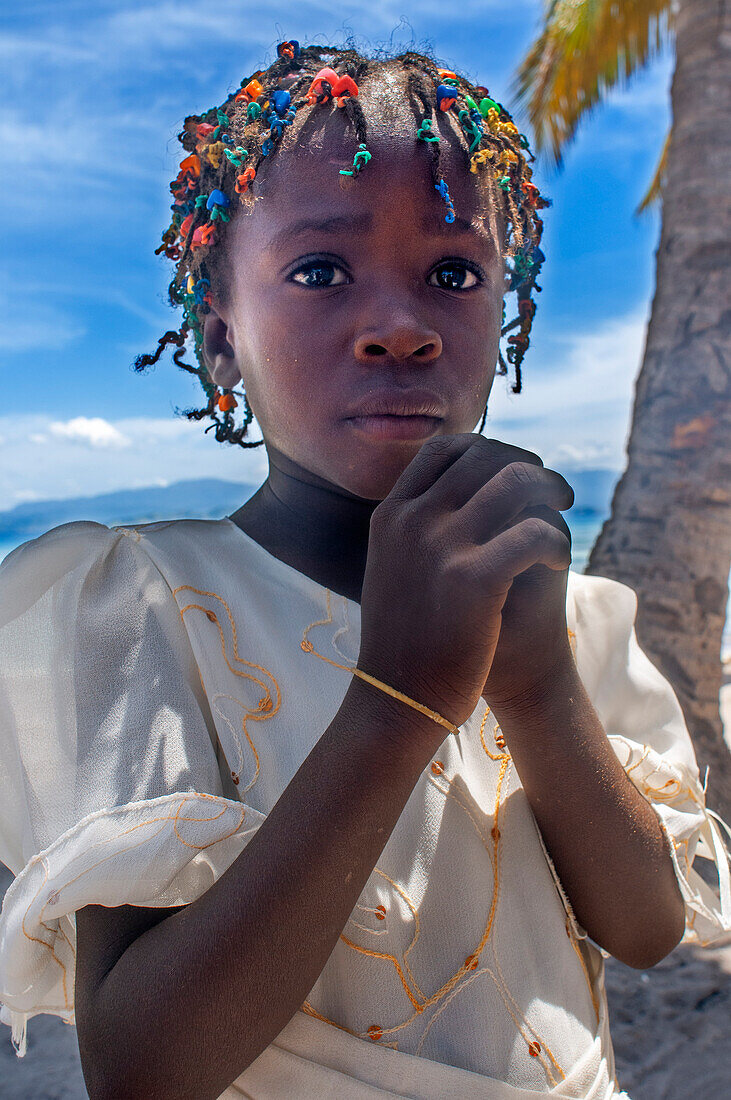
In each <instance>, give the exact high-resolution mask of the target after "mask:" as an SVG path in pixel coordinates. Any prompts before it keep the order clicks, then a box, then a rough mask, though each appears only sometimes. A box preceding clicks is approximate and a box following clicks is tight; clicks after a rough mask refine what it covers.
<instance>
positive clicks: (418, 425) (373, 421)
mask: <svg viewBox="0 0 731 1100" xmlns="http://www.w3.org/2000/svg"><path fill="white" fill-rule="evenodd" d="M347 423H348V424H352V425H353V427H354V428H356V429H357V430H358V431H361V432H365V434H366V435H370V436H374V437H375V438H376V439H425V438H426V437H427V436H430V435H433V434H434V432H435V430H436V427H437V425H438V424H439V423H440V417H438V416H391V415H381V416H350V417H348V418H347Z"/></svg>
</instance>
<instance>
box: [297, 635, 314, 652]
mask: <svg viewBox="0 0 731 1100" xmlns="http://www.w3.org/2000/svg"><path fill="white" fill-rule="evenodd" d="M300 648H301V649H304V651H305V653H312V650H313V649H314V648H315V647H314V646H313V644H312V642H308V641H307V639H306V638H303V639H302V641H301V642H300Z"/></svg>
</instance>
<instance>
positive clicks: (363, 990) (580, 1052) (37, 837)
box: [0, 519, 731, 1100]
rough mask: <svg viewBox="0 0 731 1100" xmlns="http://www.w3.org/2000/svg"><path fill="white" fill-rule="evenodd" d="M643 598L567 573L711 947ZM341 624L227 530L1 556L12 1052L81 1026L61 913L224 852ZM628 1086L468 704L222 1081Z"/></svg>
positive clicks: (336, 699)
mask: <svg viewBox="0 0 731 1100" xmlns="http://www.w3.org/2000/svg"><path fill="white" fill-rule="evenodd" d="M635 613H636V597H635V594H634V592H633V591H632V589H630V588H628V587H627V586H625V585H622V584H619V583H618V582H616V581H612V580H609V579H606V578H602V577H594V576H584V575H582V574H577V573H573V572H570V573H569V582H568V595H567V621H568V625H569V629H570V632H571V633H570V641H571V644H572V648H573V651H574V657H575V660H576V663H577V667H578V670H579V673H580V675H581V678H582V681H583V682H584V684H585V686H586V689H587V691H588V693H589V696H590V698H591V700H592V702H593V704H594V706H595V708H596V710H597V712H598V715H599V717H600V719H601V721H602V724H603V726H604V729H605V730H606V733H607V735H608V737H609V739H610V741H611V744H612V746H613V748H614V750H615V751H616V753H617V755H618V757H619V759H620V761H621V763H622V764H623V766H624V767H625V769H626V771H627V773H628V775H629V776H630V778H631V779H632V782H633V783H634V784H635V785H636V787H637V788H638V789H639V790H640V791H641V792H642V794H643V795H644V796H645V797H646V798H647V799H648V800H649V801H650V802H651V804H652V805H653V807H654V809H655V810H656V812H657V814H658V817H659V819H660V821H661V823H662V824H663V826H664V828H665V830H666V833H667V835H668V838H669V839H670V840H671V842H672V843H671V848H672V853H673V860H674V865H675V869H676V873H677V876H678V880H679V883H680V887H681V890H682V893H683V896H684V898H685V901H686V903H687V930H686V939H687V940H690V941H693V942H700V943H705V942H710V941H711V940H712V939H713V938H716V937H718V936H719V935H720V934H722V933H723V932H724V931H728V930H729V929H731V892H730V891H729V872H728V861H727V856H726V853H725V851H724V847H723V844H722V842H721V833H720V831H719V829H718V826H717V825H716V823H715V821H714V820H713V818H712V817H711V816H710V814H709V813H708V812H707V811H706V810H705V808H704V793H703V788H702V787H701V785H700V783H699V778H698V770H697V765H696V761H695V757H694V754H693V749H692V747H691V742H690V739H689V736H688V733H687V730H686V727H685V724H684V721H683V717H682V713H681V710H680V707H679V704H678V702H677V699H676V697H675V695H674V693H673V691H672V689H671V687H670V685H669V684H668V683H667V681H666V680H665V679H664V678H663V677H662V676H661V675H660V673H659V672H658V671H657V669H656V668H655V667H654V666H653V665H652V664H651V663H650V661H649V660H648V658H647V657H646V655H645V654H644V653H643V652H642V650H641V649H640V648H639V647H638V644H637V640H636V637H635V633H634V627H633V622H634V618H635ZM359 628H360V605H359V604H358V603H356V602H354V601H352V600H348V599H346V598H345V597H343V596H340V595H337V594H335V593H333V592H331V591H329V590H328V589H327V588H325V587H323V586H322V585H320V584H318V583H317V582H315V581H313V580H312V579H310V578H309V577H307V576H305V575H304V574H302V573H300V572H299V571H298V570H296V569H294V568H293V567H291V566H289V565H287V564H286V563H284V562H282V561H280V560H279V559H278V558H275V557H274V556H273V555H271V554H270V553H269V552H268V551H266V550H265V549H264V548H263V547H262V546H260V545H259V544H258V543H256V542H255V541H254V540H253V539H252V538H250V537H249V536H248V535H246V534H245V533H243V532H242V531H241V530H240V529H239V528H238V527H237V526H236V525H235V524H234V523H233V522H232V521H231V520H229V519H222V520H212V521H211V520H209V521H205V520H175V521H173V522H166V523H153V524H145V525H142V526H140V527H139V528H129V527H118V528H111V529H110V528H108V527H106V526H104V525H102V524H98V523H92V522H76V523H68V524H64V525H62V526H60V527H56V528H54V529H52V530H51V531H48V532H47V533H46V534H44V535H43V536H41V537H40V538H38V539H35V540H33V541H31V542H27V543H25V544H24V545H23V546H20V547H18V548H17V549H16V550H14V551H13V552H12V553H11V554H10V555H9V556H8V557H7V558H6V559H5V561H4V562H3V563H2V565H0V860H2V862H4V863H6V864H7V866H8V867H9V868H10V870H11V871H12V872H13V873H14V875H15V876H16V877H15V879H14V881H13V883H12V885H11V886H10V888H9V890H8V892H7V894H6V897H5V902H4V905H3V909H2V916H1V918H0V1002H2V1006H3V1008H2V1020H3V1022H5V1023H9V1024H11V1025H12V1027H13V1035H14V1039H15V1042H16V1047H17V1048H18V1049H19V1052H22V1051H23V1049H24V1037H25V1025H26V1021H27V1020H28V1019H29V1018H30V1017H31V1016H33V1015H35V1014H37V1013H39V1012H50V1013H54V1014H56V1015H58V1016H61V1017H63V1018H64V1019H65V1020H67V1021H69V1022H72V1021H73V1018H74V1005H73V995H74V961H75V938H76V937H75V919H74V914H75V912H76V910H77V909H79V908H81V907H82V906H84V905H88V904H97V905H107V906H114V905H122V904H127V905H141V906H172V905H181V904H185V903H188V902H191V901H193V900H194V899H196V898H197V897H199V896H200V895H201V894H202V893H203V892H204V891H205V890H206V889H207V888H208V887H209V886H210V885H211V884H212V883H213V882H214V881H215V880H216V879H217V878H218V877H219V876H220V875H221V874H222V873H223V872H224V871H225V870H226V868H227V867H228V866H229V865H230V864H231V862H232V861H233V860H234V859H235V858H236V856H237V855H238V854H239V852H241V850H242V849H243V847H244V846H245V845H246V843H247V842H248V841H249V839H250V838H251V837H252V836H253V834H254V833H255V831H256V830H257V828H258V827H259V825H260V824H261V822H262V821H263V820H264V819H265V817H266V815H267V814H268V813H269V811H270V810H271V809H272V807H273V806H274V804H275V803H276V801H277V799H278V798H279V796H280V795H281V793H282V792H283V791H284V789H285V787H286V786H287V784H288V783H289V781H290V780H291V779H292V777H293V776H294V774H295V772H296V771H297V769H298V768H299V766H300V765H301V763H302V762H303V760H304V759H305V757H306V756H307V755H308V753H309V752H310V750H311V749H312V747H313V746H314V744H315V743H316V741H317V739H318V738H319V737H320V735H321V734H322V733H323V731H324V730H325V729H326V727H327V726H328V725H329V723H330V722H331V720H332V718H333V717H334V715H335V713H336V712H337V710H338V707H339V706H340V703H341V701H342V699H343V696H344V694H345V692H346V690H347V688H348V685H349V683H350V682H351V679H352V677H351V674H350V673H349V672H348V671H345V670H342V669H339V668H337V667H335V666H334V665H331V664H329V663H327V662H326V661H323V660H319V659H318V657H317V654H322V655H323V656H326V657H329V658H331V660H333V661H336V662H338V663H340V664H343V665H348V666H350V665H354V664H355V663H356V661H357V657H358V649H359ZM305 636H306V640H307V641H309V642H311V643H312V647H313V651H308V649H307V647H305V648H303V647H302V645H301V643H302V641H303V638H304V637H305ZM496 735H497V737H496ZM501 745H502V746H503V747H501ZM696 853H697V854H700V855H703V856H705V857H706V858H709V859H713V860H714V861H715V862H716V866H717V869H718V875H719V880H720V889H719V891H717V890H712V889H711V888H710V887H708V886H707V885H706V884H705V883H704V882H703V881H702V880H701V878H700V876H699V875H698V874H697V873H696V871H695V870H693V869H691V863H692V861H693V858H694V856H695V854H696ZM263 919H266V916H265V915H264V916H263ZM285 978H286V976H285ZM272 980H279V977H278V976H277V975H274V976H273V979H272ZM333 1024H336V1025H338V1026H337V1027H335V1026H333ZM618 1087H619V1086H618V1085H617V1083H616V1081H615V1075H614V1063H613V1055H612V1047H611V1041H610V1037H609V1031H608V1026H607V1010H606V999H605V993H604V985H603V958H602V952H600V950H599V949H598V948H597V947H596V946H595V945H594V944H593V943H592V942H591V941H590V940H589V939H588V938H587V937H586V935H585V933H584V932H583V930H582V929H581V928H580V927H579V926H578V925H577V924H576V921H575V920H574V918H573V916H572V913H571V908H570V905H569V904H568V901H567V900H566V898H565V896H564V894H563V891H562V890H561V886H560V883H559V882H558V879H557V877H556V875H555V871H554V870H553V868H552V866H551V863H550V860H549V858H548V855H547V853H546V851H545V849H544V847H543V844H542V841H541V837H540V834H539V832H538V829H537V826H536V824H535V820H534V818H533V815H532V812H531V809H530V806H529V803H528V800H527V798H526V797H525V794H524V792H523V789H522V787H521V784H520V780H519V778H518V775H517V773H516V769H515V767H514V766H513V764H512V761H511V759H510V756H509V754H508V752H507V750H506V749H505V748H504V743H502V742H501V737H500V733H499V729H498V728H497V726H496V723H495V720H494V718H493V716H492V714H491V713H489V712H488V711H487V708H486V705H485V704H484V702H483V701H482V700H481V701H480V704H479V705H478V706H477V708H476V709H475V711H474V713H473V714H472V715H471V716H470V718H469V719H468V720H467V721H466V722H465V723H464V725H463V726H462V727H461V730H460V736H459V737H458V738H454V737H451V736H449V735H448V736H447V737H446V739H445V741H444V742H443V744H442V745H441V746H440V748H439V750H438V751H437V753H436V754H435V756H434V758H433V759H432V761H431V763H430V765H429V766H428V767H427V768H426V769H425V770H424V772H423V774H422V776H421V778H420V779H419V781H418V782H417V784H416V786H415V788H414V790H413V792H412V794H411V796H410V798H409V801H408V802H407V804H406V806H405V808H404V810H403V812H402V814H401V817H400V818H399V821H398V823H397V825H396V828H395V829H394V831H393V833H392V835H391V837H390V839H389V841H388V843H387V845H386V847H385V849H384V851H383V853H382V855H381V857H380V859H379V860H378V864H377V866H376V868H375V869H374V871H373V873H372V875H371V876H370V878H369V880H368V882H367V883H366V886H365V888H364V890H363V893H362V895H361V897H360V898H359V900H358V904H357V905H356V907H355V909H354V910H353V913H352V915H351V917H350V919H349V920H348V923H347V924H346V926H345V928H344V929H343V933H342V936H341V938H340V940H339V942H338V944H337V946H336V948H335V950H334V951H333V953H332V955H331V957H330V959H329V960H328V962H327V965H326V966H325V969H324V970H323V972H322V974H321V976H320V978H319V979H318V981H317V983H316V984H315V986H314V988H313V989H312V991H311V993H310V995H309V996H308V998H307V1000H306V1002H305V1003H304V1005H303V1006H302V1009H301V1010H300V1011H297V1012H296V1013H295V1015H294V1017H293V1019H292V1020H291V1021H290V1023H289V1024H287V1026H286V1027H285V1028H284V1029H283V1031H282V1032H281V1033H280V1034H279V1036H278V1037H277V1039H276V1040H275V1041H274V1042H273V1043H272V1044H271V1045H270V1046H269V1047H268V1048H267V1049H266V1050H265V1051H264V1052H263V1053H262V1054H261V1055H260V1056H259V1058H257V1059H256V1061H255V1062H254V1063H253V1064H252V1065H251V1066H250V1067H249V1068H248V1069H247V1070H246V1071H245V1072H244V1073H243V1074H242V1075H241V1077H240V1078H238V1079H237V1081H236V1082H234V1083H233V1084H232V1085H231V1086H230V1087H229V1088H228V1089H227V1090H226V1092H225V1093H224V1094H223V1096H224V1097H225V1098H227V1100H231V1098H234V1097H255V1098H256V1100H282V1098H285V1097H287V1098H288V1097H303V1098H304V1097H310V1096H317V1097H318V1100H327V1098H331V1097H332V1098H333V1100H334V1098H336V1097H337V1098H338V1100H342V1097H347V1098H353V1100H367V1098H375V1097H381V1098H383V1097H396V1096H398V1097H404V1096H407V1097H412V1098H415V1100H445V1098H449V1097H454V1098H459V1100H472V1098H474V1100H478V1098H479V1100H528V1098H530V1097H539V1096H544V1095H547V1094H548V1095H551V1096H557V1097H577V1098H579V1097H582V1098H586V1100H588V1098H592V1100H610V1098H615V1097H618V1096H620V1095H622V1094H621V1093H619V1092H618Z"/></svg>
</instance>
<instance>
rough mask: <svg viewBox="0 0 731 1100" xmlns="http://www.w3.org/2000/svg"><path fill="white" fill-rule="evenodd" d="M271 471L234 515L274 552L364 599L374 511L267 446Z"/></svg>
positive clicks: (348, 594)
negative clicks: (366, 566) (364, 582)
mask: <svg viewBox="0 0 731 1100" xmlns="http://www.w3.org/2000/svg"><path fill="white" fill-rule="evenodd" d="M267 454H268V457H269V475H268V477H267V479H266V481H265V482H264V484H263V485H262V486H261V488H260V489H258V490H257V492H256V493H254V495H253V496H252V497H251V498H250V499H249V500H248V501H247V502H246V503H245V504H244V505H242V507H241V508H239V509H238V511H237V512H234V513H233V514H232V515H231V517H230V518H231V519H232V520H233V521H234V523H236V524H237V526H239V527H240V528H241V529H242V531H244V532H245V533H246V534H247V535H249V536H250V537H251V538H253V539H254V540H255V541H256V542H258V543H259V544H260V545H261V546H263V547H264V549H265V550H267V551H269V553H270V554H273V555H274V557H276V558H280V559H281V560H282V561H284V562H286V563H287V564H288V565H291V566H292V567H293V568H295V569H297V570H299V572H301V573H304V574H305V575H306V576H308V577H311V578H312V580H314V581H317V583H318V584H322V585H325V587H327V588H330V589H332V590H333V591H334V592H337V593H339V594H340V595H342V596H346V597H347V598H348V599H351V600H355V601H356V602H360V597H361V589H362V586H363V574H364V572H365V564H366V557H367V554H368V533H369V524H370V518H371V514H372V512H373V509H374V508H375V507H376V505H377V504H378V503H379V502H378V501H377V500H366V499H364V498H363V497H357V496H354V495H353V494H352V493H348V492H347V490H345V489H343V488H341V487H340V486H338V485H335V484H333V483H331V482H329V481H326V480H325V479H323V478H321V477H319V476H318V475H317V474H313V473H311V471H309V470H306V469H304V467H302V466H299V465H298V464H297V463H296V462H294V461H293V460H292V459H290V458H288V457H287V456H286V455H283V454H281V452H279V451H276V450H274V448H272V447H268V448H267Z"/></svg>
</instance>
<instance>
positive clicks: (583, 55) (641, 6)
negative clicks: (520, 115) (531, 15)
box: [513, 0, 673, 165]
mask: <svg viewBox="0 0 731 1100" xmlns="http://www.w3.org/2000/svg"><path fill="white" fill-rule="evenodd" d="M672 6H673V5H672V0H547V2H546V11H545V14H544V18H543V27H542V29H541V31H540V33H539V35H538V37H537V38H536V40H535V42H534V43H533V45H532V46H531V47H530V49H529V51H528V53H527V55H526V57H525V60H524V61H523V63H522V64H521V66H520V68H519V69H518V72H517V74H516V77H515V81H514V85H513V95H514V97H515V99H516V101H517V102H518V103H519V104H522V105H523V106H525V107H526V109H527V112H528V117H529V119H530V122H531V125H532V127H533V132H534V134H535V148H536V150H537V151H539V152H545V151H550V153H551V155H552V157H553V160H554V161H555V163H556V164H557V165H558V164H560V163H561V159H562V150H563V148H564V146H565V145H566V143H567V142H568V141H570V140H571V138H572V137H573V136H574V133H575V131H576V127H577V125H578V123H579V120H580V118H581V117H582V115H584V114H585V113H586V112H587V111H589V110H591V108H592V107H593V106H594V105H595V104H596V103H597V101H598V100H600V99H601V98H602V96H603V95H604V94H605V93H606V92H607V91H608V90H609V89H610V88H612V87H614V86H615V85H619V86H622V85H624V84H625V83H626V82H627V80H628V79H629V78H630V77H631V76H632V74H633V73H634V72H636V71H637V70H638V69H640V68H642V66H643V65H645V64H646V63H647V62H648V61H649V60H650V59H651V58H652V57H654V56H655V54H656V53H657V52H658V50H659V49H660V48H661V46H662V45H663V44H664V42H665V40H666V39H667V37H668V35H669V33H670V30H671V27H672V20H673V11H672Z"/></svg>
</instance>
